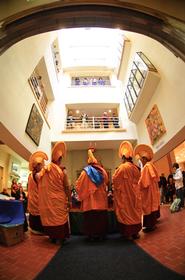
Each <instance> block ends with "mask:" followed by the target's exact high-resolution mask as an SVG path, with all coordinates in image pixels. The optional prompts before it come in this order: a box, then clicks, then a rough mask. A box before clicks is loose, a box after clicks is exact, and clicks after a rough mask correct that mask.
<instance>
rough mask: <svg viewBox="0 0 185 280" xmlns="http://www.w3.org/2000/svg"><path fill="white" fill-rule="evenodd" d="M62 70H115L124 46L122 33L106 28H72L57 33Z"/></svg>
mask: <svg viewBox="0 0 185 280" xmlns="http://www.w3.org/2000/svg"><path fill="white" fill-rule="evenodd" d="M58 39H59V48H60V54H61V60H62V68H63V69H65V68H71V67H91V66H93V67H107V68H110V69H117V68H118V67H119V64H120V59H121V54H122V49H123V45H124V35H123V31H121V30H119V29H108V28H72V29H62V30H60V31H58Z"/></svg>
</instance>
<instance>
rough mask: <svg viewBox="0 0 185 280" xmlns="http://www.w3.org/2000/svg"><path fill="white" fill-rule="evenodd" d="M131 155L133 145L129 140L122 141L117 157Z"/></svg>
mask: <svg viewBox="0 0 185 280" xmlns="http://www.w3.org/2000/svg"><path fill="white" fill-rule="evenodd" d="M123 156H125V157H126V158H129V157H133V147H132V144H131V143H130V142H129V141H123V142H122V143H121V145H120V147H119V157H120V158H122V157H123Z"/></svg>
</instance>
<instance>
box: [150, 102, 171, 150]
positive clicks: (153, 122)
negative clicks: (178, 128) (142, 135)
mask: <svg viewBox="0 0 185 280" xmlns="http://www.w3.org/2000/svg"><path fill="white" fill-rule="evenodd" d="M145 123H146V127H147V130H148V134H149V137H150V141H151V144H152V145H154V144H156V142H157V141H158V140H159V139H160V138H161V137H162V136H163V135H164V134H165V133H166V128H165V126H164V122H163V119H162V117H161V114H160V112H159V109H158V107H157V105H156V104H155V105H154V106H153V108H152V110H151V111H150V113H149V115H148V116H147V118H146V120H145Z"/></svg>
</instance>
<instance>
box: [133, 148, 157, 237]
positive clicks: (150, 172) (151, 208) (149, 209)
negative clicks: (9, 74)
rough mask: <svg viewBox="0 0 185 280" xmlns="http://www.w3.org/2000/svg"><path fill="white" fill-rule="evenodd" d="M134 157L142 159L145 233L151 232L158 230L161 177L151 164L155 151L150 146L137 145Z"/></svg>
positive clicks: (141, 186) (141, 184) (141, 181)
mask: <svg viewBox="0 0 185 280" xmlns="http://www.w3.org/2000/svg"><path fill="white" fill-rule="evenodd" d="M134 155H135V156H136V157H137V158H139V159H140V161H141V162H142V165H143V168H142V171H141V177H140V180H139V186H140V188H141V197H142V210H143V228H144V229H143V231H144V232H150V231H152V230H154V229H155V228H156V223H157V217H158V214H159V207H160V192H159V185H158V182H159V176H158V173H157V170H156V168H155V166H154V165H153V164H152V163H151V162H150V161H151V160H152V158H153V150H152V148H151V147H150V146H148V145H145V144H140V145H137V146H136V147H135V150H134Z"/></svg>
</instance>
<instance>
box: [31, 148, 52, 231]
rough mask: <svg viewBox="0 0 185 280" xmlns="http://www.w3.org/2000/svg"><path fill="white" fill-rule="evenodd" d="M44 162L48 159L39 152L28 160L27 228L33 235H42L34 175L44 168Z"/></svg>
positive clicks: (36, 184) (37, 190)
mask: <svg viewBox="0 0 185 280" xmlns="http://www.w3.org/2000/svg"><path fill="white" fill-rule="evenodd" d="M44 160H48V157H47V155H46V154H45V153H43V152H41V151H37V152H35V153H33V154H32V155H31V157H30V159H29V170H30V171H31V173H30V174H29V177H28V212H29V227H30V229H31V232H32V233H34V234H42V233H43V226H42V223H41V220H40V212H39V189H38V182H37V180H36V174H37V173H39V172H40V171H41V169H42V168H43V167H44Z"/></svg>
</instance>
